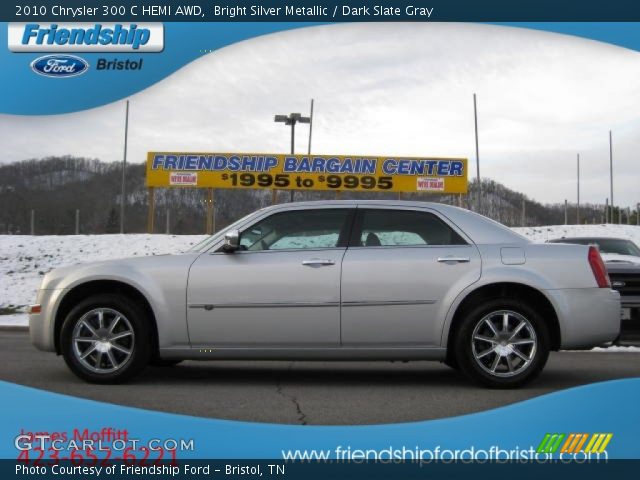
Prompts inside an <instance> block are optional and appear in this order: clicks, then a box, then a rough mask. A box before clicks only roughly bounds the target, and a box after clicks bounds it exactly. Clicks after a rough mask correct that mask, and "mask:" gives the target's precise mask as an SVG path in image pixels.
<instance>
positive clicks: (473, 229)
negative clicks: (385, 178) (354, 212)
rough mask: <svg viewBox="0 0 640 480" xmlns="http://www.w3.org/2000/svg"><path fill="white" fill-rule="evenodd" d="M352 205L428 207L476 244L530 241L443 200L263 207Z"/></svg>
mask: <svg viewBox="0 0 640 480" xmlns="http://www.w3.org/2000/svg"><path fill="white" fill-rule="evenodd" d="M337 205H341V206H345V205H346V206H350V205H352V206H353V207H367V206H371V207H382V206H385V207H399V208H429V209H432V210H435V211H436V212H439V213H440V214H442V215H443V216H444V217H446V218H448V219H449V220H450V221H451V222H452V223H454V224H455V225H456V226H457V227H458V228H460V229H461V230H462V231H463V232H464V233H465V234H467V235H468V236H469V237H470V238H471V240H472V241H473V242H474V243H476V244H496V243H500V244H525V243H531V241H530V240H529V239H527V238H525V237H523V236H522V235H520V234H518V233H516V232H514V231H513V230H511V229H510V228H508V227H506V226H504V225H502V224H501V223H498V222H496V221H494V220H491V219H490V218H487V217H484V216H482V215H479V214H477V213H475V212H472V211H471V210H467V209H464V208H461V207H456V206H453V205H446V204H444V203H435V202H420V201H411V200H316V201H308V202H290V203H280V204H277V205H271V206H269V207H265V208H264V209H263V211H270V210H279V209H283V210H287V209H291V208H300V207H302V208H304V207H308V208H322V207H324V206H337Z"/></svg>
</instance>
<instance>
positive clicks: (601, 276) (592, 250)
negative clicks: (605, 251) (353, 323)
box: [589, 246, 611, 288]
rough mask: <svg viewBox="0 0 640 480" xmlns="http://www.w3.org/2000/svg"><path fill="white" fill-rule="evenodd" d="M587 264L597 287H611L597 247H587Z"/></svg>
mask: <svg viewBox="0 0 640 480" xmlns="http://www.w3.org/2000/svg"><path fill="white" fill-rule="evenodd" d="M589 265H591V270H592V271H593V276H594V277H596V283H597V284H598V287H599V288H611V280H609V274H608V273H607V269H606V267H605V266H604V262H603V261H602V257H601V256H600V252H599V251H598V249H597V247H593V246H591V247H589Z"/></svg>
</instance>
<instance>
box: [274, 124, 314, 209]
mask: <svg viewBox="0 0 640 480" xmlns="http://www.w3.org/2000/svg"><path fill="white" fill-rule="evenodd" d="M273 120H274V121H275V122H280V123H284V124H285V125H291V155H294V154H295V145H296V123H311V117H303V116H302V114H300V113H290V114H289V115H276V116H275V117H274V118H273ZM290 192H291V193H290V194H291V197H290V201H291V202H293V195H294V193H295V192H294V190H291V191H290Z"/></svg>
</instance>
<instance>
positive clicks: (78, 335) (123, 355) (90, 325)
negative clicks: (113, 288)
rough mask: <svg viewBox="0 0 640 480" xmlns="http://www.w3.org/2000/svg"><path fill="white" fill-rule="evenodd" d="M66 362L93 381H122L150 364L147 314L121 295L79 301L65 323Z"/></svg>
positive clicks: (83, 376)
mask: <svg viewBox="0 0 640 480" xmlns="http://www.w3.org/2000/svg"><path fill="white" fill-rule="evenodd" d="M60 335H61V337H60V345H61V347H62V355H63V356H64V359H65V362H66V363H67V365H68V366H69V368H70V369H71V371H73V373H75V374H76V375H77V376H78V377H80V378H82V379H83V380H86V381H88V382H92V383H121V382H124V381H126V380H128V379H129V378H131V377H132V376H133V375H135V374H137V373H139V372H140V371H142V369H144V368H145V367H146V365H147V364H148V363H149V359H150V357H151V347H150V344H149V339H150V335H149V326H148V319H147V318H146V315H145V313H144V312H143V311H142V310H141V309H140V308H139V307H138V306H137V305H136V304H135V303H133V302H132V301H130V300H129V299H128V298H126V297H124V296H120V295H112V294H105V295H95V296H92V297H90V298H87V299H86V300H84V301H82V302H80V303H79V304H78V305H77V306H76V307H74V308H73V309H72V310H71V312H70V313H69V314H68V315H67V318H66V319H65V321H64V324H63V325H62V331H61V334H60Z"/></svg>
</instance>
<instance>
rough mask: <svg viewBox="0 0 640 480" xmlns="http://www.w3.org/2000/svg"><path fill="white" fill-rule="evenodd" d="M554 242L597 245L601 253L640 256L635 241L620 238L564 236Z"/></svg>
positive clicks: (639, 250) (639, 249)
mask: <svg viewBox="0 0 640 480" xmlns="http://www.w3.org/2000/svg"><path fill="white" fill-rule="evenodd" d="M553 243H575V244H578V245H596V246H597V247H598V248H599V249H600V253H608V254H615V255H633V256H635V257H640V248H638V246H637V245H636V244H635V243H633V242H632V241H631V240H624V239H620V238H562V239H559V240H554V241H553Z"/></svg>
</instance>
